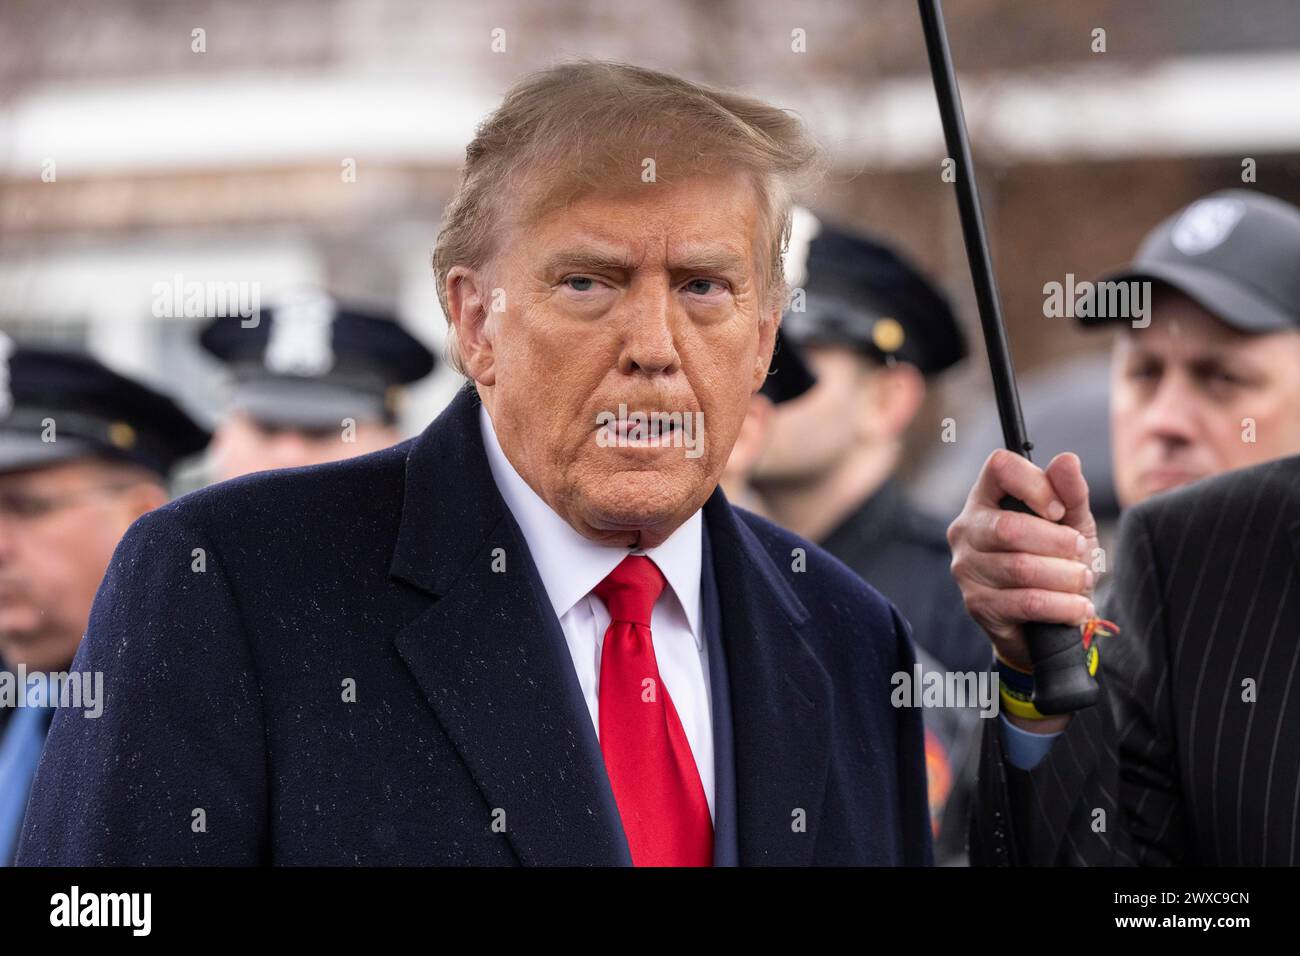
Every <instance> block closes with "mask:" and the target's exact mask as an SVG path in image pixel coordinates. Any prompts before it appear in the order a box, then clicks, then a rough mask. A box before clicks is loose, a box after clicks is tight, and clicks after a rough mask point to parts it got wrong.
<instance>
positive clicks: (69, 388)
mask: <svg viewBox="0 0 1300 956" xmlns="http://www.w3.org/2000/svg"><path fill="white" fill-rule="evenodd" d="M208 438H209V435H208V432H207V431H205V430H204V429H203V428H201V427H200V426H199V425H198V424H196V423H195V421H194V420H193V419H192V418H191V417H190V416H189V415H188V414H186V413H185V412H184V411H183V410H182V409H181V407H180V406H179V405H177V404H176V402H175V401H173V400H172V399H171V398H170V397H168V396H166V395H164V394H162V393H161V392H157V391H154V390H153V389H152V388H149V387H148V386H146V385H142V384H141V383H139V382H137V381H135V380H134V379H131V378H128V377H126V376H125V375H121V374H119V373H117V372H114V371H113V370H112V369H109V368H108V367H106V366H105V365H103V364H102V363H100V362H98V361H96V360H95V359H93V358H91V357H90V356H89V355H83V354H81V353H76V352H65V351H55V350H51V349H43V348H27V347H21V346H17V345H15V344H14V343H13V341H12V340H10V339H9V338H8V337H7V336H3V335H0V473H7V472H12V471H22V470H26V469H29V468H40V467H44V466H46V465H54V464H59V463H61V462H65V461H72V460H74V459H78V458H106V459H111V460H114V461H121V462H127V463H131V464H135V465H139V466H141V467H143V468H146V469H148V470H149V471H152V472H154V473H156V474H157V475H158V476H159V477H160V478H162V479H166V477H167V475H168V473H169V472H170V471H171V470H172V468H173V467H174V466H175V465H176V463H177V462H179V461H180V460H181V459H183V458H187V457H189V456H190V455H194V454H197V453H198V452H200V451H202V450H203V449H204V447H205V446H206V445H207V444H208Z"/></svg>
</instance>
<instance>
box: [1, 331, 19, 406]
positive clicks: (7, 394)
mask: <svg viewBox="0 0 1300 956" xmlns="http://www.w3.org/2000/svg"><path fill="white" fill-rule="evenodd" d="M14 348H15V346H14V340H13V339H11V338H10V337H9V336H7V335H5V334H4V333H3V332H0V415H8V414H9V413H10V412H11V411H13V408H14V395H13V392H11V391H10V390H9V358H10V356H12V355H13V354H14Z"/></svg>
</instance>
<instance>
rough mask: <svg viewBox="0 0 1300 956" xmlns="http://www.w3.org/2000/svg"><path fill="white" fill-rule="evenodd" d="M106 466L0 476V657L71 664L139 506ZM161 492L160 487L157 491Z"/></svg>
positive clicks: (40, 664) (51, 665) (36, 664)
mask: <svg viewBox="0 0 1300 956" xmlns="http://www.w3.org/2000/svg"><path fill="white" fill-rule="evenodd" d="M131 480H132V479H130V478H124V477H123V476H122V475H121V474H120V473H115V470H114V469H112V468H111V467H104V466H101V465H99V464H97V463H95V462H71V463H67V464H61V465H55V466H51V467H48V468H40V469H34V470H31V471H22V472H14V473H11V474H5V475H0V657H3V658H4V661H5V663H6V664H7V665H8V666H10V667H16V666H17V665H18V664H20V663H21V664H25V665H26V666H27V667H28V668H31V669H39V670H62V669H64V668H66V667H67V666H68V664H69V663H71V661H72V658H73V656H74V655H75V653H76V650H77V644H78V642H79V641H80V640H81V636H82V634H83V633H84V632H85V629H86V622H87V620H88V618H89V617H90V605H91V603H92V601H93V600H94V597H95V592H96V590H98V588H99V582H100V579H101V578H102V577H103V576H104V571H105V569H106V568H107V567H108V562H109V559H110V558H111V557H112V555H113V549H114V548H115V547H116V546H117V542H118V539H120V538H121V537H122V535H123V534H124V533H125V532H126V529H127V528H128V527H129V526H130V524H131V522H132V521H134V520H135V519H136V518H137V517H139V514H140V513H141V509H140V508H139V507H133V506H132V501H135V500H138V499H137V498H135V497H130V496H127V495H125V494H124V493H123V491H122V489H123V488H124V487H126V485H127V484H128V483H129V482H130V481H131ZM156 494H157V495H158V497H159V499H160V500H161V499H162V498H163V493H162V490H161V488H159V489H157V490H156Z"/></svg>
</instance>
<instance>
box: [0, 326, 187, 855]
mask: <svg viewBox="0 0 1300 956" xmlns="http://www.w3.org/2000/svg"><path fill="white" fill-rule="evenodd" d="M0 353H3V357H4V361H3V371H2V372H0V382H3V383H4V384H3V386H0V407H2V408H3V409H4V410H5V412H4V414H3V416H2V417H0V663H2V664H3V668H2V670H3V674H0V677H3V678H4V680H3V687H0V863H3V864H8V863H10V862H11V861H12V859H13V854H14V850H15V848H16V844H17V838H18V832H19V828H20V826H21V824H22V819H23V812H24V809H25V807H26V804H27V797H28V793H29V791H30V788H31V783H32V779H33V777H34V775H35V773H36V764H37V761H38V760H39V759H40V755H41V751H42V749H43V747H44V744H45V735H46V732H47V731H48V730H49V726H50V719H51V717H52V715H53V710H54V705H55V704H56V703H57V700H52V699H50V695H49V694H48V693H47V689H48V684H47V683H46V682H47V681H48V678H47V677H46V676H45V675H46V674H47V673H48V672H50V671H66V670H67V669H68V668H69V667H70V666H71V664H72V659H73V657H74V656H75V654H76V652H77V646H78V644H79V643H80V641H81V636H82V634H83V633H84V632H85V629H86V622H87V620H88V618H89V616H90V605H91V601H92V600H93V598H94V596H95V591H96V590H97V589H98V587H99V582H100V579H101V578H102V577H103V576H104V570H105V568H107V567H108V562H109V558H110V557H111V556H112V554H113V549H114V548H115V547H116V546H117V542H118V539H119V538H121V536H122V535H123V534H124V533H125V532H126V529H127V528H128V527H129V526H130V525H131V523H132V522H133V521H135V519H136V518H138V517H140V515H142V514H144V513H145V512H147V511H151V510H153V509H154V508H156V507H158V506H159V505H162V504H164V503H165V502H166V501H167V491H166V480H167V474H168V472H169V471H170V470H171V468H172V466H173V465H174V464H175V463H176V462H177V461H178V460H179V459H181V458H184V457H187V456H189V455H193V454H196V453H198V452H199V451H201V450H202V449H203V447H204V446H205V445H206V444H207V440H208V436H207V433H206V432H204V431H203V430H202V429H201V428H199V426H198V425H196V424H195V423H194V422H193V421H192V420H191V419H190V418H189V416H188V415H186V414H185V413H184V412H183V411H181V409H180V408H179V407H178V406H177V405H176V404H175V403H174V402H172V400H171V399H170V398H167V397H165V396H163V395H160V394H158V393H157V392H154V391H152V390H151V389H148V388H146V387H145V386H143V385H140V384H138V383H136V382H134V381H131V380H130V379H128V378H125V377H124V376H121V375H118V374H117V373H115V372H112V371H110V370H109V369H107V368H105V367H104V366H102V365H100V364H99V363H98V362H96V361H95V360H93V359H91V358H87V357H85V356H80V355H72V354H64V353H59V352H52V351H44V350H38V349H28V348H15V347H14V346H13V343H12V342H10V341H9V340H8V339H0ZM28 676H30V677H31V681H30V682H29V681H28V680H27V679H26V678H27V677H28ZM38 685H39V686H38Z"/></svg>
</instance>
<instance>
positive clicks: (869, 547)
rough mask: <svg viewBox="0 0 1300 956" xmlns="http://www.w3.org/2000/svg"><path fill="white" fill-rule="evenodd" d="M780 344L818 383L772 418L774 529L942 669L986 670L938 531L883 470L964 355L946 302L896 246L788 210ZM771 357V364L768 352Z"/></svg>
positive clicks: (758, 476)
mask: <svg viewBox="0 0 1300 956" xmlns="http://www.w3.org/2000/svg"><path fill="white" fill-rule="evenodd" d="M787 273H788V279H789V281H790V285H791V286H792V287H793V288H794V289H795V293H794V296H793V298H792V301H791V307H790V309H789V310H788V311H787V312H786V314H785V317H784V319H783V320H782V330H783V332H784V334H785V337H786V338H787V339H789V340H790V341H792V342H794V343H795V344H796V345H797V346H798V347H799V348H800V349H801V350H802V351H803V353H804V354H805V356H806V357H807V360H808V362H809V364H810V365H811V366H812V369H813V371H814V372H815V374H816V376H817V385H816V386H815V387H814V388H812V389H811V390H809V391H808V392H807V394H804V395H802V396H801V397H800V398H798V399H797V400H795V401H791V402H787V403H785V404H783V405H782V406H781V407H780V408H779V409H777V410H776V413H775V415H774V422H773V427H772V435H771V438H770V440H769V442H768V445H767V448H766V451H765V453H764V455H763V456H762V457H761V458H760V459H759V461H758V465H757V467H756V469H755V470H754V474H753V477H752V479H751V480H752V482H753V485H754V487H755V489H756V490H757V491H758V492H759V495H760V498H761V500H762V502H763V504H764V505H765V506H766V510H767V512H768V514H769V515H770V516H771V517H772V519H773V520H774V521H776V522H777V523H778V524H782V525H784V526H786V527H788V528H790V529H791V530H792V531H795V532H797V533H798V534H801V535H803V536H804V537H807V538H809V539H811V540H813V541H816V542H817V543H818V544H820V545H821V546H822V547H824V548H826V549H827V550H828V551H830V552H831V554H833V555H835V556H836V557H837V558H839V559H840V560H841V561H843V562H844V563H845V564H847V565H848V566H849V567H851V568H853V570H855V571H857V572H858V574H860V575H861V576H862V577H864V578H865V579H866V580H867V581H869V582H870V583H871V584H873V585H874V586H875V587H876V588H877V589H878V590H880V591H881V593H883V594H884V595H885V596H886V597H887V598H889V599H890V600H891V601H893V602H894V603H895V605H897V607H898V609H899V610H900V611H901V612H902V613H903V616H904V617H905V618H907V620H908V621H909V622H910V623H911V625H912V632H913V636H914V638H915V640H916V642H917V643H918V644H919V645H920V646H921V647H923V648H924V649H925V650H926V651H928V652H929V653H930V654H931V655H932V656H933V657H935V658H937V659H938V660H939V661H941V662H942V663H943V664H944V665H945V666H947V667H949V668H952V669H955V670H978V669H982V668H984V667H986V666H987V663H988V649H987V644H986V642H985V641H984V639H983V637H982V636H981V635H980V633H979V629H978V628H976V627H975V626H974V624H973V623H972V622H971V621H970V620H969V618H968V617H967V616H966V614H965V612H964V609H963V608H962V604H961V596H960V594H959V593H958V591H957V589H956V587H955V585H954V584H953V583H952V578H951V576H950V575H949V573H948V564H949V560H950V558H949V553H948V543H947V541H946V540H945V538H944V524H943V522H942V521H940V520H938V519H937V518H932V517H930V516H928V515H925V514H923V513H921V512H920V511H918V510H917V509H916V508H914V507H913V506H912V505H911V504H910V503H909V502H908V500H907V498H906V496H905V494H904V492H903V489H902V487H901V486H900V485H899V484H898V482H897V480H895V479H894V477H893V473H894V470H895V468H896V467H897V465H898V461H899V458H900V456H901V453H902V444H903V437H904V435H905V433H906V432H907V430H908V428H909V427H910V426H911V424H912V421H913V419H914V418H915V416H916V414H917V412H918V411H919V409H920V407H921V403H922V402H923V401H924V398H925V391H926V377H927V376H931V375H934V374H937V373H939V372H941V371H943V370H944V369H946V368H948V367H950V366H952V365H954V364H955V363H957V362H958V361H960V360H961V359H962V358H963V357H964V356H965V355H966V340H965V337H964V336H963V334H962V331H961V328H960V327H959V326H958V324H957V320H956V318H955V317H954V315H953V313H952V310H951V308H950V307H949V305H948V302H947V301H946V299H945V298H944V296H943V295H942V294H941V293H940V292H939V291H938V290H936V289H935V288H934V286H933V285H932V284H931V283H930V282H929V281H927V280H926V279H925V277H924V276H922V275H921V274H920V272H918V271H917V270H916V269H915V268H914V267H913V266H912V265H911V264H910V263H908V262H907V261H905V260H904V259H903V258H902V257H901V256H899V255H898V254H897V253H896V252H894V251H893V250H892V249H890V248H888V247H887V246H885V245H883V244H881V243H879V242H877V241H875V240H872V239H869V238H867V237H865V236H862V235H858V234H855V233H852V232H849V231H847V230H845V229H842V228H839V227H836V226H834V225H832V224H830V223H827V222H823V221H821V220H819V219H818V218H817V217H815V216H814V215H813V214H812V213H810V212H808V211H807V210H803V209H800V210H797V215H796V219H795V223H794V228H793V230H792V235H791V242H790V254H789V258H788V259H787ZM778 358H779V354H778Z"/></svg>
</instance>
